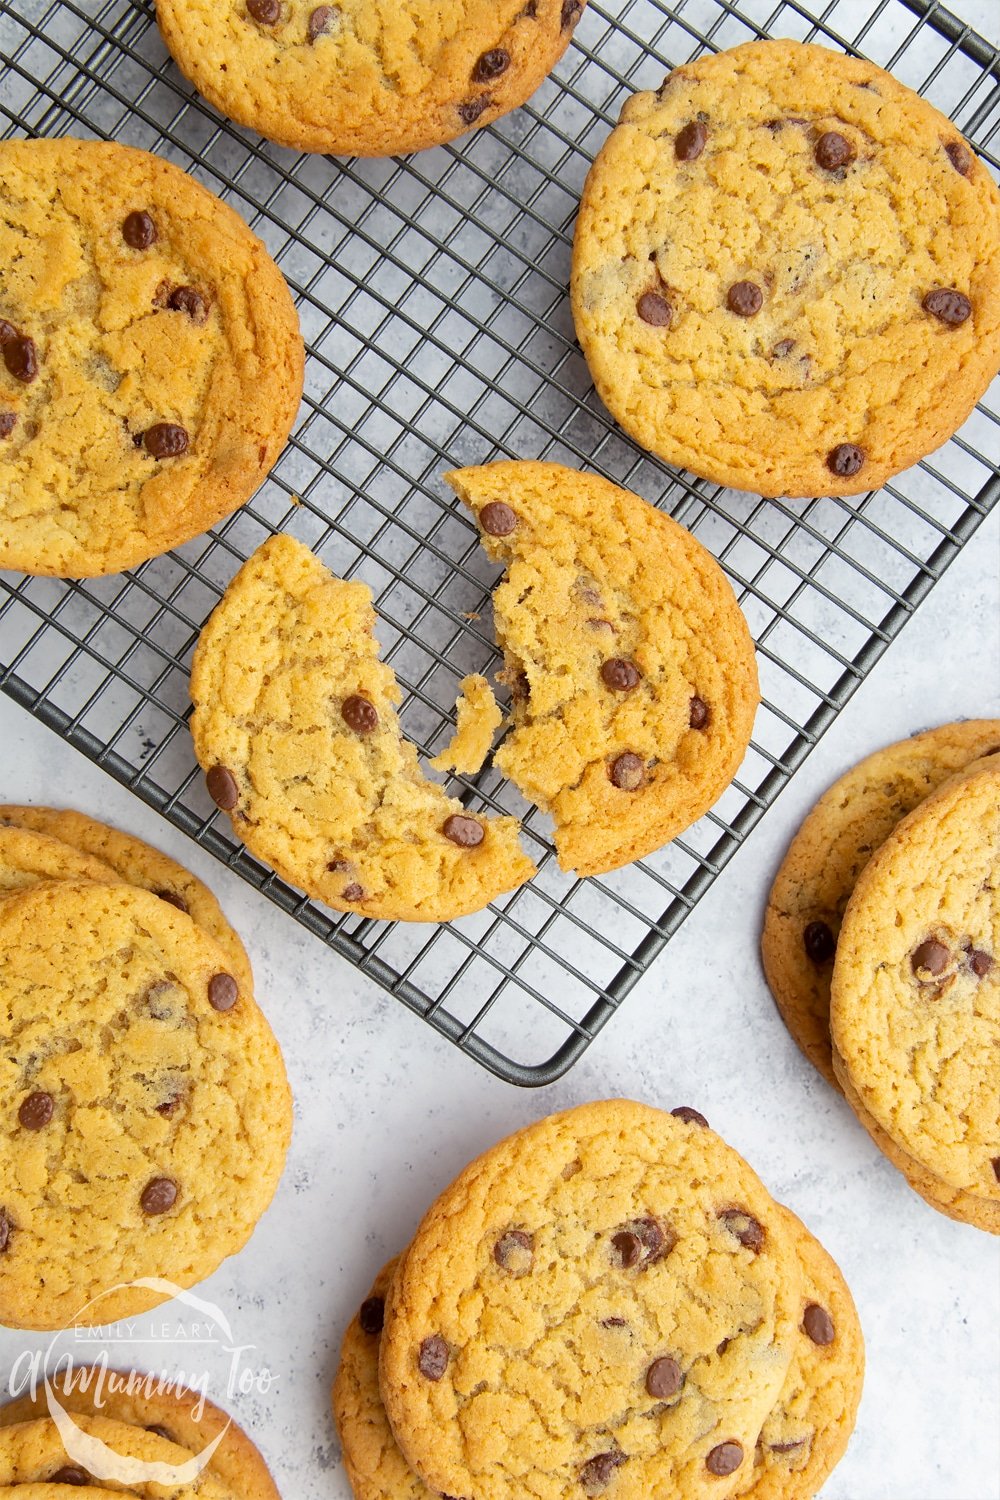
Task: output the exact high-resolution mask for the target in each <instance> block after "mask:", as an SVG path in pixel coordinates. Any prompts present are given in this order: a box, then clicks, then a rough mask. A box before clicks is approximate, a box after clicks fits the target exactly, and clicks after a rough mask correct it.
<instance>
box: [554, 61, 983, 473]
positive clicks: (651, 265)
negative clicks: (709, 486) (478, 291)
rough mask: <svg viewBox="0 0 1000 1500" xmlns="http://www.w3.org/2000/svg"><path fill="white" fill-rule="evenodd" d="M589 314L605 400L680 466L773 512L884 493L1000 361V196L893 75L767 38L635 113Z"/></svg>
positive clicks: (596, 227) (966, 406)
mask: <svg viewBox="0 0 1000 1500" xmlns="http://www.w3.org/2000/svg"><path fill="white" fill-rule="evenodd" d="M573 313H574V318H575V322H576V330H577V334H578V337H579V339H580V343H581V345H582V347H583V351H584V354H585V355H586V358H587V362H588V364H589V366H590V370H591V374H592V375H593V378H594V382H595V384H596V386H597V390H598V393H599V395H600V396H601V398H602V400H603V401H604V402H605V404H606V405H607V407H608V409H609V410H610V411H611V413H612V415H613V416H614V417H615V418H616V419H617V420H618V421H619V422H620V423H621V425H622V426H623V427H624V428H625V430H626V432H628V433H629V434H630V435H631V436H632V437H634V438H635V439H636V441H637V442H639V443H641V444H642V445H643V446H644V447H646V448H648V449H650V450H651V451H652V452H653V453H656V454H658V455H659V456H660V457H661V458H663V459H665V460H666V461H667V462H668V463H671V464H676V465H677V466H679V467H682V468H686V469H690V470H691V471H692V472H693V473H695V474H700V475H702V476H703V477H705V478H707V479H710V480H714V481H715V482H716V483H719V484H725V485H731V486H733V487H734V488H736V489H742V490H753V491H756V492H757V493H759V494H761V495H772V496H774V495H809V496H812V495H854V494H859V493H862V492H864V491H866V490H874V489H877V488H878V487H879V486H880V485H882V484H883V483H884V482H885V481H886V480H887V479H888V478H890V477H891V476H892V475H893V474H897V473H898V472H899V471H900V470H902V469H905V468H908V467H909V466H910V465H911V464H913V463H915V462H916V461H917V460H918V459H919V458H921V457H923V456H924V455H925V454H927V453H930V452H931V451H932V450H933V449H935V448H937V447H939V446H940V445H941V444H942V443H944V442H945V441H946V440H947V439H948V438H949V437H950V436H951V435H952V433H953V432H955V430H956V429H957V428H958V427H959V426H960V425H961V423H962V422H963V421H964V420H965V418H966V417H967V416H968V415H969V413H970V411H971V410H972V408H973V406H974V405H975V403H976V401H977V400H978V399H979V397H980V396H981V395H982V394H983V392H984V391H985V389H986V387H987V386H988V385H989V383H990V381H991V379H992V378H993V376H994V375H995V374H996V372H997V368H998V366H1000V190H998V189H997V186H996V184H995V183H994V181H993V179H992V177H991V176H990V173H989V172H988V170H987V168H986V166H985V165H983V164H982V163H980V162H979V161H978V160H977V159H976V157H975V155H974V153H973V151H972V150H971V148H970V147H969V146H968V145H967V143H966V142H964V141H963V140H962V138H961V137H960V135H959V133H958V131H957V130H956V129H955V127H954V125H953V124H952V123H951V121H950V120H948V119H946V118H945V116H944V115H941V114H939V113H938V112H937V110H935V109H934V108H933V107H932V105H930V104H929V103H927V101H926V100H924V99H921V98H920V97H919V96H918V95H916V94H914V93H911V91H910V90H909V89H907V88H904V87H903V85H902V84H900V83H897V82H896V80H895V79H894V78H892V77H891V76H890V75H889V74H888V73H885V72H883V71H882V70H881V69H879V68H876V67H874V66H873V65H872V64H871V63H868V62H864V61H862V60H860V59H858V58H853V57H847V56H844V55H842V54H840V53H836V52H831V51H828V50H827V49H826V48H823V47H817V46H813V45H805V44H803V43H800V42H794V41H761V42H749V43H747V44H746V45H745V46H741V47H736V48H734V49H733V50H732V51H727V52H722V53H720V54H718V55H716V56H707V57H702V58H699V59H698V61H697V62H693V63H686V64H685V65H684V66H683V67H681V68H678V69H677V70H676V71H675V72H673V73H671V74H669V75H668V77H667V78H666V79H665V80H664V82H663V84H662V86H661V87H660V88H659V89H658V90H657V91H656V92H647V93H640V94H636V95H635V96H634V97H633V98H631V99H629V100H628V101H627V102H626V104H625V106H624V108H623V110H622V113H621V118H620V121H619V124H618V126H617V128H616V129H615V130H614V131H613V132H612V134H611V136H610V138H609V139H608V141H607V142H606V143H605V145H604V147H603V149H602V150H601V152H600V154H599V155H598V157H597V160H596V161H595V163H594V166H593V168H592V169H591V172H590V174H589V176H588V178H587V184H586V188H585V190H584V194H583V202H582V204H581V208H580V215H579V219H578V222H577V228H576V241H575V246H574V253H573Z"/></svg>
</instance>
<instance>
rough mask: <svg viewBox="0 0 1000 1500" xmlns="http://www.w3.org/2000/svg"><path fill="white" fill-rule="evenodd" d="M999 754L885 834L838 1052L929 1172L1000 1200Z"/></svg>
mask: <svg viewBox="0 0 1000 1500" xmlns="http://www.w3.org/2000/svg"><path fill="white" fill-rule="evenodd" d="M998 860H1000V760H998V758H997V757H992V758H991V759H990V760H988V761H986V762H984V763H983V764H982V766H981V767H980V768H979V769H977V770H973V771H971V772H969V773H968V774H966V775H962V776H958V777H954V778H953V779H952V780H951V781H949V782H947V783H945V785H944V786H943V787H941V788H940V789H939V790H938V791H937V792H935V793H933V794H932V795H931V796H930V797H928V798H927V799H926V800H925V801H924V802H922V803H921V804H920V806H919V807H917V808H916V809H915V810H914V811H913V812H911V813H910V814H909V815H908V816H907V817H906V818H904V819H903V821H902V822H901V823H900V824H899V825H898V827H897V828H896V829H895V830H894V832H893V833H891V834H890V835H889V837H888V838H887V839H886V841H885V843H884V844H883V845H882V847H881V848H880V849H879V850H878V851H877V853H876V854H874V855H873V857H872V859H871V860H870V862H869V863H868V865H867V866H866V867H865V869H864V870H863V871H862V873H861V875H860V877H859V878H858V881H857V884H856V885H855V888H854V893H853V895H852V896H851V899H850V901H849V902H848V905H847V910H846V912H845V914H844V922H843V926H842V928H841V931H840V937H839V940H838V943H837V956H836V960H835V963H834V969H833V979H832V983H831V993H830V1022H831V1034H832V1038H833V1043H834V1046H835V1048H836V1050H837V1052H838V1053H839V1055H840V1058H841V1060H842V1063H843V1067H844V1070H845V1072H846V1075H847V1076H848V1077H849V1079H850V1082H851V1084H852V1086H853V1088H854V1089H855V1091H856V1092H857V1094H858V1096H859V1097H860V1100H861V1102H862V1104H863V1105H864V1108H865V1110H866V1111H867V1113H868V1114H869V1115H870V1116H871V1117H872V1118H873V1119H874V1121H875V1123H876V1124H877V1125H878V1126H879V1127H880V1128H881V1129H882V1130H884V1131H885V1132H886V1134H887V1135H888V1136H889V1137H890V1139H891V1140H893V1141H894V1142H895V1143H896V1144H897V1145H898V1146H899V1147H900V1149H901V1150H902V1151H904V1152H905V1153H906V1154H907V1155H908V1156H911V1157H913V1158H914V1160H915V1161H917V1162H918V1163H920V1165H921V1166H923V1167H925V1168H926V1169H927V1170H928V1171H929V1172H930V1173H931V1174H932V1176H933V1177H935V1178H937V1179H939V1180H940V1181H941V1182H943V1183H945V1184H948V1185H950V1186H951V1187H953V1188H957V1189H961V1190H962V1192H964V1193H968V1194H970V1195H972V1196H973V1197H975V1198H981V1199H986V1200H988V1201H989V1202H991V1203H1000V867H998Z"/></svg>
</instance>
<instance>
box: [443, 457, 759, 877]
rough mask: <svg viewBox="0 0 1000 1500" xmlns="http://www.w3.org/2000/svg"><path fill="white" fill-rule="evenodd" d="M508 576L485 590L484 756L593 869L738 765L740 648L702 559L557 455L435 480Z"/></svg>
mask: <svg viewBox="0 0 1000 1500" xmlns="http://www.w3.org/2000/svg"><path fill="white" fill-rule="evenodd" d="M447 478H448V482H449V483H450V484H451V485H452V487H453V488H454V489H455V491H456V492H457V494H458V495H459V497H460V498H461V499H462V500H463V501H464V502H465V503H466V505H468V506H469V507H470V509H471V510H472V511H473V513H474V514H475V516H476V520H477V521H478V523H479V528H480V532H481V535H482V542H483V546H484V547H485V548H486V551H487V552H488V553H489V555H490V557H491V558H492V559H493V560H494V561H495V562H500V563H503V564H504V565H505V567H506V573H505V575H504V577H503V579H502V581H501V582H500V583H499V584H497V586H496V588H495V589H494V591H493V612H494V620H495V625H496V633H497V643H498V645H499V646H500V648H501V650H502V651H503V652H504V655H505V658H506V674H507V678H508V681H509V684H510V687H511V693H512V714H513V729H512V731H511V733H510V734H509V735H508V736H507V738H506V739H505V741H504V743H503V744H502V745H501V747H500V749H499V750H498V751H497V753H496V754H495V756H494V764H495V765H496V766H497V767H498V769H499V770H501V771H502V772H503V774H504V775H505V776H508V777H510V779H511V780H512V781H514V782H515V783H516V784H517V786H518V788H519V789H520V791H521V792H522V793H523V794H524V796H526V797H529V798H530V799H531V800H532V801H535V802H537V803H538V804H539V806H540V807H542V808H544V809H545V810H546V811H547V812H549V813H551V815H552V817H553V819H554V821H555V825H556V828H555V844H556V852H557V854H558V856H559V862H560V864H561V865H562V866H563V868H564V869H573V870H576V871H577V872H578V873H579V874H581V875H594V874H599V873H601V872H602V871H605V870H611V869H615V868H617V867H618V866H620V865H623V864H627V863H629V861H631V860H634V859H639V858H641V857H642V856H643V855H645V854H649V853H651V852H652V851H653V850H656V849H659V848H660V847H661V846H662V845H663V844H665V843H667V842H668V841H669V840H670V839H672V838H674V837H675V835H676V834H678V833H680V832H681V831H682V830H683V829H685V828H688V827H689V826H690V825H691V824H692V823H693V822H695V821H696V819H698V818H699V817H700V816H701V815H702V813H704V812H706V811H707V809H708V808H709V807H711V806H712V804H713V803H714V802H715V801H716V800H717V799H718V798H719V797H720V796H721V794H722V792H723V791H724V790H725V788H726V787H727V786H728V785H729V783H730V781H731V780H732V778H733V776H734V775H735V773H736V770H737V768H738V767H739V764H740V761H741V760H742V759H743V755H744V753H745V751H746V748H747V745H748V743H749V740H750V733H751V730H752V728H753V720H754V714H755V712H756V709H757V703H758V701H759V692H758V686H757V666H756V660H755V657H754V647H753V642H752V640H751V638H750V632H749V630H748V629H747V625H746V621H745V620H744V618H743V615H742V612H741V611H740V608H739V605H738V603H737V601H736V596H735V595H734V593H733V590H732V587H731V585H730V583H729V581H728V579H727V578H726V575H725V573H724V572H723V571H722V569H721V568H720V567H719V564H718V563H717V562H716V561H715V559H714V557H712V556H711V554H710V553H709V552H707V551H706V550H705V548H704V547H702V545H701V544H700V542H697V541H696V540H695V539H694V537H692V536H691V534H690V533H689V532H687V531H685V530H684V528H683V527H681V526H678V525H677V523H676V522H675V521H672V520H671V519H670V518H669V517H668V516H665V515H664V514H663V513H662V512H661V511H658V510H657V509H656V508H655V507H654V506H652V505H649V504H647V502H646V501H645V500H641V499H640V498H639V496H638V495H633V494H631V493H630V492H629V491H628V490H623V489H620V488H619V487H618V486H617V485H614V484H611V483H610V482H609V481H608V480H606V479H602V478H600V477H599V476H598V475H596V474H583V473H578V472H577V471H576V470H574V469H567V468H563V467H562V466H561V465H559V464H546V463H518V462H511V463H496V464H487V465H485V466H483V467H481V468H472V469H459V470H456V471H455V472H454V473H452V474H449V475H448V476H447Z"/></svg>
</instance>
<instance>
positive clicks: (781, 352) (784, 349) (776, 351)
mask: <svg viewBox="0 0 1000 1500" xmlns="http://www.w3.org/2000/svg"><path fill="white" fill-rule="evenodd" d="M794 348H795V340H794V339H779V340H778V342H777V343H776V344H775V346H774V348H773V349H772V350H771V356H772V358H773V359H784V358H785V356H786V355H787V354H791V352H792V350H793V349H794Z"/></svg>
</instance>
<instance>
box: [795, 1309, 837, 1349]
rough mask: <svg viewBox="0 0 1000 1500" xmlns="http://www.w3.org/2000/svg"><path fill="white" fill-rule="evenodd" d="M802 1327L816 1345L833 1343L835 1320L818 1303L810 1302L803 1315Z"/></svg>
mask: <svg viewBox="0 0 1000 1500" xmlns="http://www.w3.org/2000/svg"><path fill="white" fill-rule="evenodd" d="M802 1327H803V1329H804V1330H805V1332H806V1333H807V1334H808V1335H809V1337H810V1338H811V1339H812V1341H813V1343H814V1344H824V1345H825V1344H832V1343H833V1319H832V1318H831V1317H830V1314H829V1313H828V1312H827V1310H826V1308H825V1307H820V1305H819V1303H818V1302H810V1304H809V1306H808V1307H807V1308H806V1310H805V1312H804V1313H803V1314H802Z"/></svg>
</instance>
